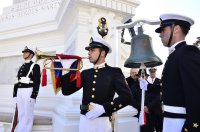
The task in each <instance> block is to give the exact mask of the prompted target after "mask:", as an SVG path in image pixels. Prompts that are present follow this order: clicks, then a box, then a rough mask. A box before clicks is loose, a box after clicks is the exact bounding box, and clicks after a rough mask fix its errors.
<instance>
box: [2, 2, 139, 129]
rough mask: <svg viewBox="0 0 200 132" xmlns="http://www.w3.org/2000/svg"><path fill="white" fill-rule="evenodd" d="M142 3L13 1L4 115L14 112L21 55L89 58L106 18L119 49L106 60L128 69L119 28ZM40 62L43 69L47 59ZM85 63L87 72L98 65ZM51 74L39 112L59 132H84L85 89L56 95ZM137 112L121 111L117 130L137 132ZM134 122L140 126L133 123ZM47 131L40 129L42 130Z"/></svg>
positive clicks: (5, 53) (7, 16) (5, 18)
mask: <svg viewBox="0 0 200 132" xmlns="http://www.w3.org/2000/svg"><path fill="white" fill-rule="evenodd" d="M138 4H139V3H138V2H137V1H132V0H13V5H12V6H10V7H7V8H4V10H3V14H2V15H1V16H0V72H1V73H3V76H0V91H1V92H0V108H1V109H0V112H4V111H7V112H11V113H12V112H13V111H14V104H13V103H12V92H13V81H14V78H15V76H16V74H17V68H18V66H19V65H21V63H22V60H21V55H22V53H21V51H22V49H23V48H24V47H25V46H31V47H32V48H36V47H37V48H38V49H39V50H41V51H44V52H45V51H55V52H56V53H66V54H72V55H79V56H82V57H85V56H87V52H86V51H85V50H84V47H85V46H87V45H88V42H89V39H90V37H91V35H92V34H97V30H96V27H97V26H98V19H99V18H101V17H105V18H106V20H107V23H108V28H109V34H108V35H107V37H106V40H107V41H108V42H109V43H110V44H111V45H112V48H113V52H112V54H110V55H108V58H107V60H106V61H107V63H108V64H109V65H111V66H119V67H121V68H123V64H122V62H123V60H122V59H123V58H122V57H121V52H122V51H123V50H122V48H121V45H120V44H118V43H116V42H120V33H121V31H116V30H115V28H114V27H115V26H117V25H121V20H122V19H123V17H125V16H126V15H128V14H132V15H134V14H135V8H136V7H137V6H138ZM116 33H118V34H119V36H116ZM39 64H40V65H41V68H42V61H39ZM83 65H84V67H83V69H85V68H89V67H91V66H92V65H91V64H90V63H89V61H88V60H84V61H83ZM47 76H48V85H47V86H46V87H40V92H39V95H38V99H37V103H36V107H35V114H36V115H44V116H47V117H52V119H53V126H52V131H54V132H58V131H59V132H68V131H69V132H72V131H73V132H76V131H78V122H79V116H80V114H79V112H80V111H79V104H80V103H81V97H82V91H81V90H80V91H79V92H77V93H75V94H73V95H71V96H63V95H62V94H61V93H58V94H57V95H55V94H54V92H53V88H52V84H51V78H50V72H49V71H48V73H47ZM2 91H3V92H2ZM124 111H125V113H128V115H127V114H124ZM134 114H136V111H135V110H133V109H131V108H128V109H124V110H122V111H121V112H119V113H118V115H119V117H118V118H117V119H119V120H116V124H117V125H116V130H119V132H120V131H121V130H122V128H124V126H126V128H127V132H128V130H130V128H131V129H134V128H133V126H134V127H136V128H135V129H136V131H137V130H138V126H137V121H136V120H135V118H133V117H132V115H134ZM133 123H134V124H135V125H131V124H133ZM127 124H129V125H128V126H129V127H128V126H127ZM1 126H5V123H4V124H2V123H0V129H1V128H2V129H3V127H1ZM42 129H43V128H40V127H38V128H35V130H36V131H40V130H42ZM0 131H1V130H0ZM2 131H3V130H2ZM123 132H126V131H125V130H124V131H123Z"/></svg>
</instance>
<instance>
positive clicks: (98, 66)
mask: <svg viewBox="0 0 200 132" xmlns="http://www.w3.org/2000/svg"><path fill="white" fill-rule="evenodd" d="M105 66H106V62H103V63H101V64H99V65H94V69H100V68H104V67H105Z"/></svg>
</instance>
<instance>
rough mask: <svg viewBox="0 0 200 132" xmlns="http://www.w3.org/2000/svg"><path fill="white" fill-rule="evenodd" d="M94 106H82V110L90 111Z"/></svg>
mask: <svg viewBox="0 0 200 132" xmlns="http://www.w3.org/2000/svg"><path fill="white" fill-rule="evenodd" d="M93 107H94V106H92V105H83V104H82V105H80V109H81V110H83V111H90V110H92V109H93Z"/></svg>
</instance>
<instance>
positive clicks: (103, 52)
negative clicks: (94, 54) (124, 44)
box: [101, 49, 107, 57]
mask: <svg viewBox="0 0 200 132" xmlns="http://www.w3.org/2000/svg"><path fill="white" fill-rule="evenodd" d="M106 54H107V53H106V51H105V50H103V49H102V51H101V56H105V57H106Z"/></svg>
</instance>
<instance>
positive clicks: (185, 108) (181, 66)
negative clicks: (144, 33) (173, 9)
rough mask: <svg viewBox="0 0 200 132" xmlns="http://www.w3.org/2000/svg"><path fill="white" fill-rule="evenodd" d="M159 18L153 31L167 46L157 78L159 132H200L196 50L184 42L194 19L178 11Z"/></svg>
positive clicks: (199, 64) (198, 54)
mask: <svg viewBox="0 0 200 132" xmlns="http://www.w3.org/2000/svg"><path fill="white" fill-rule="evenodd" d="M160 20H161V22H160V27H158V28H157V29H156V30H155V31H156V32H157V33H159V34H160V38H161V41H162V43H163V45H164V46H166V47H168V49H169V56H168V59H167V61H166V63H165V66H164V69H163V73H162V78H161V82H162V90H163V91H162V99H163V104H164V106H163V108H164V123H163V132H181V131H182V132H200V101H199V100H200V94H199V93H200V81H199V76H200V69H199V68H200V51H199V49H198V48H196V47H195V46H192V45H187V44H186V41H185V37H186V35H187V34H188V32H189V30H190V27H191V25H193V24H194V20H193V19H191V18H189V17H187V16H183V15H179V14H163V15H161V16H160Z"/></svg>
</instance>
